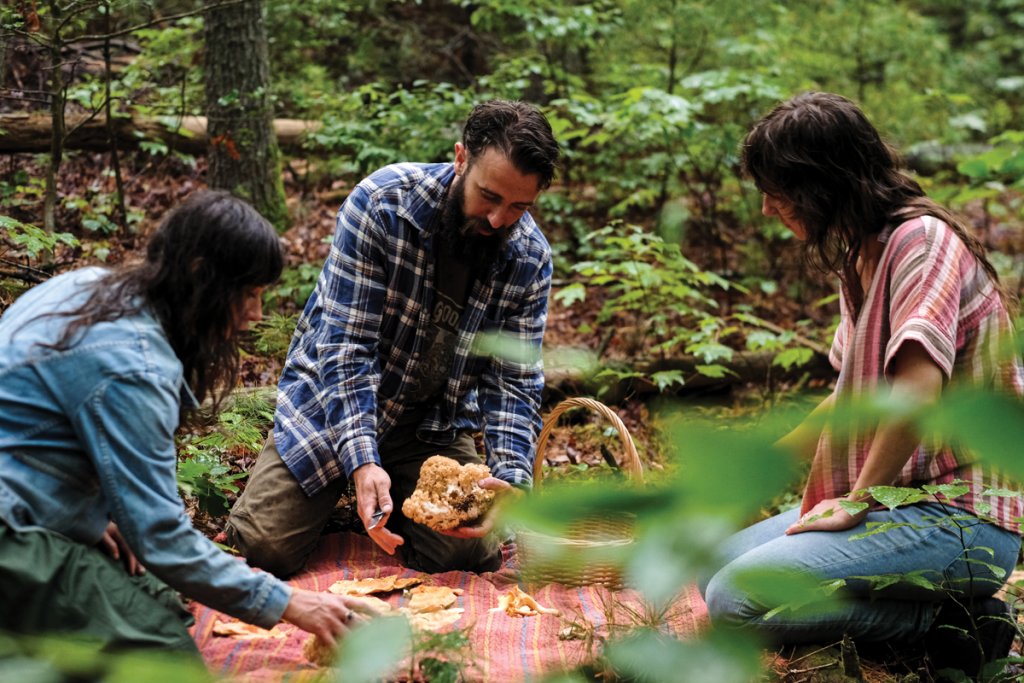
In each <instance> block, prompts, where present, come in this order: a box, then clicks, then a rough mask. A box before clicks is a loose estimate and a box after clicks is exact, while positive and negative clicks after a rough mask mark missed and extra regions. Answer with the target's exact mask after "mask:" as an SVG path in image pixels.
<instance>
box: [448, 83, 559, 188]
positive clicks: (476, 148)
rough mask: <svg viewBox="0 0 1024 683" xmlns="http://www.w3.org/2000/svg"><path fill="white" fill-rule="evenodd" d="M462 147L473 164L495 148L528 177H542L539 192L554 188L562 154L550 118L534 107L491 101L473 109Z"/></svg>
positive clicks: (523, 103) (464, 131)
mask: <svg viewBox="0 0 1024 683" xmlns="http://www.w3.org/2000/svg"><path fill="white" fill-rule="evenodd" d="M462 144H464V145H465V146H466V150H467V151H468V152H469V163H470V164H472V163H473V161H474V160H475V159H477V158H478V157H479V155H481V154H483V152H484V150H486V149H487V148H488V147H495V148H497V149H498V150H499V151H501V153H502V154H504V155H505V158H506V159H508V160H509V161H511V162H512V165H513V166H515V167H516V169H517V170H519V172H520V173H523V174H525V175H529V174H536V175H538V176H539V177H540V189H542V190H543V189H546V188H547V187H548V186H549V185H551V180H552V179H553V178H554V177H555V170H556V168H557V167H558V159H559V156H560V155H561V151H560V150H559V148H558V141H557V140H555V134H554V133H553V132H552V130H551V124H550V123H548V120H547V118H545V116H544V114H542V113H541V112H540V110H539V109H537V108H536V107H534V106H533V105H530V104H527V103H525V102H515V101H510V100H489V101H487V102H481V103H480V104H478V105H476V106H475V107H473V111H471V112H470V113H469V117H468V118H467V119H466V125H465V126H464V127H463V130H462Z"/></svg>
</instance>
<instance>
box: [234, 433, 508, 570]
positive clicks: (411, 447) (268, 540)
mask: <svg viewBox="0 0 1024 683" xmlns="http://www.w3.org/2000/svg"><path fill="white" fill-rule="evenodd" d="M412 432H413V430H408V432H407V433H406V434H405V435H404V436H399V437H395V438H389V439H388V440H387V441H385V442H384V443H383V444H381V446H380V447H379V449H378V452H379V453H380V457H381V461H382V465H383V467H384V470H385V471H386V472H387V473H388V476H390V477H391V499H392V501H393V502H394V505H395V507H394V511H393V512H392V513H391V516H390V518H388V523H387V528H388V529H389V530H391V531H392V532H394V533H396V534H398V535H399V536H401V537H402V538H403V539H404V540H405V543H404V544H403V545H401V546H399V547H398V552H399V553H400V556H401V558H402V561H403V562H404V563H405V565H406V566H408V567H411V568H413V569H417V570H419V571H425V572H431V573H436V572H445V571H450V570H456V569H458V570H466V571H494V570H496V569H498V568H499V567H500V566H501V550H500V548H499V546H498V543H497V541H495V540H494V539H493V538H490V537H489V538H486V539H461V538H453V537H451V536H445V535H444V534H439V533H437V532H436V531H434V530H432V529H430V528H429V527H426V526H424V525H422V524H418V523H416V522H413V521H412V520H410V519H407V518H406V517H405V515H403V514H402V503H403V502H404V501H405V499H406V498H408V497H409V496H411V495H412V492H413V491H414V490H415V488H416V481H417V480H418V479H419V475H420V466H421V465H422V464H423V462H424V461H425V460H426V459H427V458H429V457H430V456H432V455H438V454H440V455H445V456H448V457H449V458H452V459H453V460H457V461H458V462H460V463H470V462H481V458H480V456H479V455H478V454H477V452H476V446H475V444H474V442H473V438H472V437H471V436H470V435H469V434H468V433H463V434H460V435H459V436H458V437H457V438H456V439H455V441H454V442H453V443H452V444H451V445H450V446H437V445H435V444H429V443H426V442H424V441H420V440H419V439H418V438H416V436H415V434H414V433H412ZM347 487H348V480H347V479H345V478H344V477H339V478H338V479H336V480H334V481H332V482H331V483H330V484H328V485H327V487H326V488H324V489H322V490H321V491H319V492H318V493H316V494H315V495H313V496H307V495H306V493H305V492H304V491H303V490H302V488H301V487H300V486H299V483H298V481H296V479H295V477H294V476H293V475H292V473H291V470H289V469H288V467H287V465H285V464H284V461H283V460H282V459H281V455H280V454H279V453H278V452H277V448H276V447H275V446H274V438H273V434H271V435H270V437H268V438H267V442H266V444H265V445H264V446H263V451H262V452H261V453H260V455H259V458H257V459H256V464H255V465H254V466H253V469H252V472H251V473H250V475H249V482H248V484H247V485H246V487H245V491H243V492H242V495H241V496H239V498H238V501H237V502H236V503H235V506H234V507H233V508H232V510H231V514H230V516H229V517H228V522H227V525H226V527H225V532H226V534H227V540H228V543H229V544H231V545H233V546H235V547H236V548H237V549H238V550H239V552H241V553H242V555H243V556H245V558H246V559H247V560H248V561H249V564H251V565H254V566H256V567H260V568H262V569H265V570H267V571H269V572H271V573H272V574H276V575H277V576H280V577H288V576H291V575H292V574H294V573H295V572H297V571H299V570H300V569H302V567H303V566H304V565H305V564H306V560H307V559H309V556H310V555H311V554H312V553H313V550H315V549H316V546H317V543H318V541H319V538H320V533H321V532H322V531H323V528H324V526H325V525H326V524H327V521H328V519H329V518H330V515H331V512H332V511H333V510H334V507H335V505H336V504H337V502H338V499H339V498H340V497H341V495H342V494H343V493H344V492H345V490H346V488H347Z"/></svg>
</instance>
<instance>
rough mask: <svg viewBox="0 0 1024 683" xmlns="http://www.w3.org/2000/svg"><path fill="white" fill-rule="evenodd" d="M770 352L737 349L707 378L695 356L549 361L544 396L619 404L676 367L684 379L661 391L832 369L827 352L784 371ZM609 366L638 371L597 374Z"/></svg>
mask: <svg viewBox="0 0 1024 683" xmlns="http://www.w3.org/2000/svg"><path fill="white" fill-rule="evenodd" d="M774 359H775V354H774V353H772V352H768V351H737V352H736V353H734V354H733V357H732V360H730V361H718V363H717V364H718V365H721V366H723V367H725V368H726V369H727V370H728V372H727V373H725V374H724V375H723V376H722V377H708V376H707V375H702V374H701V373H700V372H698V370H697V366H699V365H703V364H704V362H703V361H702V360H700V359H698V358H696V357H695V356H679V357H676V358H665V359H651V360H644V359H633V360H632V361H628V362H627V361H615V362H603V363H601V364H600V365H599V366H594V367H583V366H582V365H576V366H573V365H548V366H547V367H545V368H544V393H545V396H546V400H550V399H552V398H553V397H557V396H579V395H600V396H601V400H602V401H605V402H606V403H619V402H621V401H622V400H624V399H625V398H627V397H629V396H633V397H644V396H650V395H652V394H658V393H661V391H660V390H659V389H658V387H657V386H656V385H655V384H654V383H653V382H652V381H651V380H649V379H647V378H648V377H650V376H651V375H653V374H654V373H657V372H666V371H679V372H680V373H681V374H682V376H683V378H684V384H682V385H673V386H672V387H670V388H668V389H667V390H666V391H667V393H669V394H674V395H680V396H685V395H695V394H700V395H703V394H714V393H718V392H720V391H725V390H728V389H730V388H731V387H734V386H737V385H743V384H765V383H767V382H769V381H774V382H778V381H796V380H799V379H800V378H802V377H803V376H805V375H807V376H809V377H811V378H817V379H829V378H831V377H833V376H834V375H835V370H834V369H833V368H832V366H831V364H830V363H829V361H828V356H827V355H825V354H822V353H817V352H816V353H814V354H813V355H812V356H811V359H810V361H809V362H807V363H805V364H804V365H801V366H799V367H793V368H790V369H788V370H786V369H784V368H782V367H780V366H776V365H773V364H772V361H773V360H774ZM605 368H607V369H611V370H615V371H618V372H620V373H622V374H632V373H639V374H640V375H641V376H639V377H624V378H621V379H619V378H617V377H615V376H614V375H612V374H610V373H606V374H605V376H601V370H603V369H605Z"/></svg>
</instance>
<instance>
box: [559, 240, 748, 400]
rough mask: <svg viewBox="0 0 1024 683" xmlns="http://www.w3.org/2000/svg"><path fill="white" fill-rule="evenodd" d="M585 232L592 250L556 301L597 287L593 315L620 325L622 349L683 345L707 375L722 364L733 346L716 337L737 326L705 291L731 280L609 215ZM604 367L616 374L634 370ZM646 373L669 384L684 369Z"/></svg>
mask: <svg viewBox="0 0 1024 683" xmlns="http://www.w3.org/2000/svg"><path fill="white" fill-rule="evenodd" d="M588 239H589V240H591V241H593V243H594V248H593V258H592V260H588V261H582V262H580V263H577V264H575V265H574V266H573V270H574V271H575V272H576V273H577V274H578V275H579V276H581V277H580V281H578V282H575V283H573V284H570V285H568V286H566V287H564V288H562V289H561V290H559V291H558V292H557V293H556V294H555V299H556V300H557V301H559V302H560V303H561V304H562V305H565V306H571V305H572V304H573V303H575V302H577V301H582V300H584V299H585V298H586V296H587V292H588V291H589V290H594V289H597V288H600V289H601V290H602V291H603V292H604V294H605V299H604V302H603V304H602V306H601V309H600V312H599V313H598V316H597V320H596V323H597V324H598V325H601V326H608V327H607V329H608V330H609V334H612V335H614V334H623V331H625V335H628V336H627V337H626V338H625V339H624V341H625V342H626V344H627V346H626V352H627V353H631V354H635V353H637V352H639V351H640V350H641V349H643V350H645V351H646V350H650V351H651V352H654V353H657V354H660V355H661V356H662V357H664V356H665V355H667V354H668V353H669V352H671V351H674V350H677V349H683V350H684V351H686V353H690V354H693V355H695V356H697V357H698V358H699V359H700V361H701V363H700V364H699V365H698V366H697V371H698V372H700V373H702V374H707V375H709V376H720V374H721V373H723V372H725V368H724V367H723V366H722V365H720V364H719V363H718V361H720V360H728V359H730V358H731V357H732V349H730V348H729V347H727V346H725V345H724V344H722V343H721V341H720V339H721V337H722V336H725V335H727V334H729V333H731V332H732V331H734V329H735V328H733V327H730V326H729V325H728V324H727V323H726V321H725V320H724V319H723V318H722V317H720V316H718V315H715V314H714V311H715V309H717V307H718V304H717V302H716V301H715V300H714V299H713V298H712V297H711V296H710V295H709V294H708V291H709V290H712V289H715V288H717V289H719V290H726V289H728V288H730V287H732V286H733V285H731V284H730V283H729V282H728V281H727V280H725V279H724V278H722V277H719V276H718V275H715V274H714V273H710V272H707V271H704V270H701V269H700V268H699V267H697V265H696V264H694V263H693V262H692V261H690V260H689V259H687V258H686V257H685V256H683V255H682V252H681V251H680V249H679V246H678V245H676V244H668V243H666V242H665V241H664V240H663V239H662V238H660V237H659V236H657V235H654V234H651V233H649V232H646V231H644V230H643V229H642V228H640V227H639V226H635V225H627V224H623V223H621V222H613V223H611V224H610V225H608V226H605V227H604V228H602V229H601V230H598V231H596V232H594V233H593V234H592V235H591V236H590V237H589V238H588ZM625 335H624V336H625ZM605 373H606V374H608V373H611V374H615V375H616V376H617V378H619V379H621V378H622V377H623V376H625V375H628V374H632V373H622V372H621V371H616V370H606V371H605ZM641 374H642V373H641ZM651 381H653V382H654V383H656V384H657V385H659V386H660V387H661V388H668V387H670V386H673V385H676V384H683V383H684V381H685V380H684V377H683V376H682V374H681V373H673V372H670V371H666V372H663V373H661V374H660V375H659V376H653V375H652V376H651Z"/></svg>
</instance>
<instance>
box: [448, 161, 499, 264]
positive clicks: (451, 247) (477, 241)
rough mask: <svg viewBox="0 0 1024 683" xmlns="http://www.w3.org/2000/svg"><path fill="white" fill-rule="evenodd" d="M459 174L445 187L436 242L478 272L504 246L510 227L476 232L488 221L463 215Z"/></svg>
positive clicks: (462, 193)
mask: <svg viewBox="0 0 1024 683" xmlns="http://www.w3.org/2000/svg"><path fill="white" fill-rule="evenodd" d="M462 178H463V177H462V176H459V177H457V178H455V180H454V181H452V186H451V188H449V190H448V198H447V200H446V201H445V203H444V209H443V210H442V212H441V227H440V230H439V231H438V238H439V243H440V247H441V248H442V249H444V250H445V251H446V252H447V253H448V254H450V255H451V256H453V257H455V258H456V259H458V260H459V261H461V262H462V263H464V264H466V265H467V266H470V267H471V268H474V269H476V272H481V273H482V272H484V271H485V270H486V269H487V268H488V267H490V266H491V265H492V264H493V263H494V261H495V260H496V259H497V258H498V255H499V254H501V252H502V251H503V250H504V249H505V245H506V244H508V238H509V233H510V232H511V230H510V229H509V228H508V227H502V228H500V229H498V230H497V231H496V232H494V233H493V234H490V235H482V234H480V230H481V229H484V230H488V231H490V230H492V228H491V224H490V222H489V221H488V220H487V219H486V218H467V217H466V212H465V203H466V195H465V187H464V186H463V180H462Z"/></svg>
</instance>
